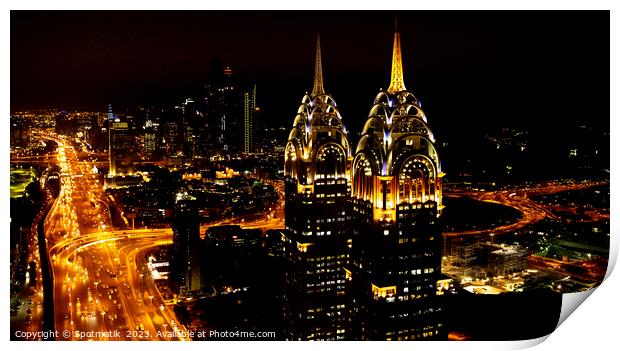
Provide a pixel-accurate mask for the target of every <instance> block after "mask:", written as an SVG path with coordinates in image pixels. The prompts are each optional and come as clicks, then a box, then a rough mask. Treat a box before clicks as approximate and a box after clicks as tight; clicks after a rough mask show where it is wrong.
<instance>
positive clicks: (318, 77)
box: [312, 34, 325, 96]
mask: <svg viewBox="0 0 620 351" xmlns="http://www.w3.org/2000/svg"><path fill="white" fill-rule="evenodd" d="M321 94H325V89H323V66H322V64H321V36H320V34H317V36H316V58H315V60H314V86H313V88H312V95H313V96H316V95H321Z"/></svg>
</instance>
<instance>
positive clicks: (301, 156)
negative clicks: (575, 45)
mask: <svg viewBox="0 0 620 351" xmlns="http://www.w3.org/2000/svg"><path fill="white" fill-rule="evenodd" d="M13 13H14V14H15V15H13V14H12V21H11V28H12V38H11V39H12V43H15V46H13V44H12V50H11V55H13V51H15V48H16V47H17V48H26V50H25V51H24V52H29V53H30V54H32V53H35V52H36V51H37V50H40V49H44V50H45V49H48V50H47V51H48V52H49V53H50V55H49V60H48V58H47V57H45V58H43V59H40V60H39V61H38V62H40V63H41V67H39V68H38V69H39V70H45V69H44V66H48V65H49V64H50V63H51V65H52V66H54V63H53V62H54V61H55V60H56V63H55V64H56V68H57V72H55V73H50V74H49V75H44V76H42V77H40V79H41V80H40V81H47V82H50V81H56V80H55V79H57V78H58V77H56V78H54V77H55V76H57V75H60V76H62V75H63V74H66V76H65V77H66V78H67V79H66V81H63V83H62V84H68V85H72V84H73V85H77V86H80V87H81V89H80V90H81V91H84V94H79V93H76V92H75V91H72V90H71V89H67V90H64V89H62V87H56V88H57V90H59V91H63V92H62V94H67V95H72V96H74V97H75V101H78V100H81V99H82V98H81V97H80V96H82V97H84V96H88V95H90V96H97V99H98V100H104V99H107V100H112V101H107V103H106V104H105V108H103V109H97V108H95V109H93V110H88V109H86V110H84V109H83V107H80V103H79V102H75V103H73V105H72V107H71V108H67V109H37V107H36V105H37V103H39V102H41V101H38V102H36V103H32V104H30V105H29V106H30V107H29V108H23V109H21V108H20V109H18V110H15V111H13V112H11V115H10V126H11V127H10V136H11V138H10V143H11V150H10V157H11V163H10V166H11V167H10V171H11V172H10V174H11V178H10V181H11V182H10V185H11V188H10V190H11V199H10V200H11V228H10V238H11V248H10V249H11V251H10V252H11V340H21V339H23V338H24V335H33V338H35V339H39V340H64V339H69V340H84V339H94V340H179V341H185V340H230V339H235V338H236V339H241V340H251V339H254V338H264V339H268V340H394V341H396V340H399V341H400V340H420V339H432V340H514V339H529V338H537V337H540V336H543V335H546V334H548V333H550V332H551V331H552V330H553V329H554V328H555V327H556V325H557V323H558V320H559V318H560V308H561V306H562V297H563V294H564V293H568V292H582V291H588V290H590V289H593V288H595V287H596V286H598V285H599V284H600V283H601V282H602V280H603V277H604V276H605V273H606V271H605V270H606V268H607V263H608V259H609V243H610V231H611V230H610V185H609V184H610V162H609V161H610V160H609V155H610V150H609V143H610V140H609V139H610V131H609V126H608V125H607V124H606V123H605V118H603V117H604V116H605V117H606V116H607V115H606V114H605V110H606V108H607V105H608V100H606V99H607V95H605V92H606V90H607V89H608V88H609V87H608V85H607V84H606V82H608V79H609V77H608V74H607V72H608V67H606V65H605V64H604V61H605V60H606V59H607V56H606V53H605V51H606V45H607V44H606V43H605V42H604V41H605V35H604V33H605V23H602V24H600V25H598V26H591V27H590V28H589V29H588V30H589V31H590V32H587V31H585V30H583V28H573V29H571V30H568V29H565V28H564V27H563V25H561V24H568V23H569V20H571V19H574V18H575V17H574V16H575V14H574V13H567V12H511V13H510V15H507V12H485V13H483V12H471V13H464V12H443V13H442V12H408V11H401V12H396V16H395V13H392V12H381V13H380V15H378V17H377V16H376V15H375V16H374V17H373V15H374V14H373V13H371V12H356V11H354V12H304V13H302V12H261V13H259V12H218V13H213V12H196V13H188V12H180V13H172V12H167V13H163V12H149V13H146V12H109V11H103V12H89V13H85V12H73V13H68V12H56V13H43V12H40V13H37V12H30V13H28V14H25V12H23V11H22V12H13ZM345 13H347V14H350V16H348V17H342V15H343V14H345ZM167 14H169V16H166V15H167ZM465 14H471V16H469V17H467V18H466V16H465ZM317 15H323V16H324V19H325V23H326V25H325V26H323V27H322V28H321V30H320V31H312V33H311V34H312V38H311V39H310V40H307V38H304V36H307V35H308V33H310V32H311V31H310V29H308V28H306V27H309V26H305V25H304V22H303V21H304V20H309V19H310V17H305V16H317ZM546 15H552V16H553V18H552V20H548V21H547V22H545V23H544V24H543V21H542V18H543V17H544V16H546ZM510 16H514V17H510ZM519 16H523V17H527V18H528V20H529V22H528V23H529V24H531V25H530V26H528V28H527V29H526V30H525V29H524V28H522V27H521V28H517V27H515V26H514V25H515V24H516V23H521V22H520V21H517V19H519V20H523V18H521V17H519ZM579 16H584V18H589V19H590V20H592V21H594V20H595V19H599V20H600V19H601V18H602V17H604V12H591V13H579ZM388 17H389V18H388ZM395 17H397V20H395ZM339 18H342V19H341V20H338V19H339ZM51 19H55V20H56V21H60V22H61V23H62V24H61V25H59V26H58V27H56V28H54V29H50V30H49V34H48V35H45V36H41V37H39V39H38V40H39V41H38V42H34V41H31V40H30V39H32V36H33V35H34V34H36V35H35V36H37V35H39V34H41V33H42V32H41V28H43V27H45V23H49V22H50V20H51ZM166 19H167V20H169V22H167V23H168V24H169V25H170V26H172V27H175V26H174V25H175V24H177V25H178V27H179V29H178V30H179V31H176V30H175V31H170V32H166V28H165V26H160V27H158V28H157V29H154V28H153V27H151V24H152V23H160V22H161V21H164V20H166ZM373 19H376V20H377V22H376V23H377V26H370V27H368V28H365V29H363V30H358V31H357V32H356V33H355V35H354V36H352V35H353V34H352V33H351V31H355V30H356V29H358V28H360V27H357V23H358V22H357V21H360V20H361V21H365V22H368V21H372V20H373ZM388 19H389V21H388ZM473 19H477V20H478V19H479V20H480V21H473V22H472V20H473ZM547 19H549V18H547ZM114 20H116V22H118V23H128V25H127V26H126V27H123V28H121V27H120V26H119V27H115V28H114V29H108V28H107V27H97V24H98V23H99V22H100V21H103V22H106V21H112V22H113V21H114ZM81 21H85V22H88V24H87V25H85V24H84V23H82V24H81V25H80V26H82V25H85V26H86V27H80V26H78V27H80V28H86V29H87V27H89V26H91V30H84V31H83V32H80V33H79V35H75V37H74V38H69V37H63V35H60V37H58V38H56V36H57V35H59V34H62V33H65V34H66V33H68V31H69V28H71V24H74V25H75V24H80V22H81ZM123 21H124V22H123ZM153 21H154V22H153ZM261 21H263V22H265V21H267V23H268V25H266V26H263V27H261V28H259V27H258V23H260V22H261ZM382 22H386V23H382ZM387 22H391V23H387ZM601 22H604V21H601ZM15 23H19V24H15ZM35 23H36V25H34V26H31V27H28V25H29V24H30V25H33V24H35ZM206 23H208V25H207V24H206ZM336 23H337V24H338V25H339V26H341V27H342V26H344V28H345V29H341V30H338V29H334V28H330V26H332V25H335V24H336ZM580 23H581V24H582V25H583V24H584V23H586V22H585V21H582V22H580ZM287 24H288V25H290V28H291V30H289V31H287V30H286V29H285V28H288V27H286V25H287ZM379 24H382V25H385V26H386V28H385V29H387V28H389V29H390V33H391V35H389V36H386V35H384V34H385V33H384V31H385V29H384V28H382V27H381V26H379ZM20 26H21V27H20ZM211 26H215V27H213V28H212V27H211ZM296 26H299V27H301V29H300V28H297V29H295V28H296ZM15 28H20V29H19V30H18V31H17V32H18V33H19V35H17V34H15V35H14V36H13V33H15V32H14V31H13V29H15ZM73 28H74V29H75V26H74V27H73ZM95 28H97V29H95ZM175 28H176V27H175ZM214 28H219V29H220V30H222V34H221V35H219V36H218V37H217V38H218V39H217V40H215V41H212V42H210V43H211V44H213V45H215V46H216V47H217V50H216V52H217V53H218V55H220V54H221V55H222V56H223V57H225V60H221V61H218V60H217V59H216V58H215V57H213V58H212V60H211V62H212V63H213V64H212V65H210V66H209V67H210V68H209V71H208V73H206V75H205V76H203V77H200V74H194V73H195V72H198V71H200V70H201V69H204V68H205V67H204V66H203V65H201V63H202V62H203V61H204V60H206V57H207V56H208V54H207V52H208V50H206V51H202V49H199V50H198V49H197V50H196V51H194V52H193V53H194V55H193V56H192V57H193V60H195V62H194V63H195V64H196V66H194V65H192V64H190V63H189V61H188V62H186V63H187V64H186V65H183V64H182V61H184V60H186V59H188V57H189V56H184V55H188V54H187V53H184V51H183V50H185V49H186V48H187V47H188V46H189V47H192V45H187V44H189V43H194V42H196V40H195V39H196V38H199V37H204V35H205V34H207V33H210V34H213V33H219V32H217V31H216V30H215V29H214ZM253 28H256V31H252V29H253ZM457 28H458V29H460V30H457ZM543 29H544V30H543ZM188 30H189V32H191V33H189V32H188V33H189V34H187V36H186V37H182V36H179V33H182V32H183V31H188ZM162 32H166V34H162ZM249 33H251V34H253V35H254V36H255V37H256V38H259V40H254V39H248V38H250V37H252V35H250V34H249ZM269 33H271V34H273V35H276V36H277V38H274V37H273V36H272V37H269V38H265V37H264V35H266V34H269ZM593 33H596V34H598V35H599V37H597V38H598V39H597V40H591V41H590V42H588V43H587V44H585V45H584V47H582V48H581V49H584V48H585V47H587V46H591V47H592V48H593V49H592V50H591V51H590V52H582V51H580V50H577V51H574V50H570V47H569V45H568V44H569V43H570V42H571V40H572V41H574V40H575V38H578V37H579V36H588V35H590V34H593ZM365 34H368V35H367V36H366V37H364V41H365V42H366V44H368V43H370V42H372V43H373V44H372V45H370V44H368V45H366V47H365V49H366V50H367V51H366V52H365V53H364V54H360V53H357V52H356V51H355V50H357V49H356V48H358V45H359V44H360V42H359V41H358V40H357V39H355V38H359V37H363V36H364V35H365ZM326 36H327V37H328V38H331V39H328V40H327V45H324V44H325V37H326ZM45 37H48V38H49V37H54V38H56V39H54V40H52V41H49V42H45V40H46V39H45ZM156 37H157V38H159V39H160V41H159V42H157V43H156V42H155V41H154V40H155V38H156ZM338 37H341V38H342V37H347V38H352V40H350V41H348V42H346V44H342V45H339V44H338V42H337V41H336V40H335V38H338ZM354 37H355V38H354ZM29 38H30V39H29ZM119 38H122V40H121V42H120V43H117V44H118V45H114V44H113V43H112V41H114V40H117V39H119ZM179 38H183V39H179ZM446 38H450V40H447V41H446V40H442V39H446ZM535 38H536V39H535ZM511 39H512V40H513V41H510V40H511ZM550 39H553V40H551V41H550ZM55 40H59V41H55ZM169 40H170V41H169ZM306 41H307V42H306ZM44 42H45V43H44ZM171 42H174V43H175V44H174V45H172V44H170V43H171ZM206 42H208V41H205V43H206ZM516 42H518V43H519V45H515V43H516ZM58 43H61V44H60V46H57V44H58ZM216 43H219V44H217V45H216ZM379 43H383V44H381V45H379ZM491 43H493V45H488V46H487V45H485V44H491ZM288 44H290V45H288ZM46 45H47V46H46ZM171 45H172V46H171ZM175 45H177V46H175ZM218 45H219V46H218ZM263 45H264V46H265V47H263V48H262V50H261V51H260V53H261V54H262V55H261V54H258V55H256V54H255V55H251V56H248V57H251V58H247V57H246V56H245V55H247V52H252V50H253V49H255V48H256V47H260V46H263ZM269 45H271V46H270V47H269ZM35 47H36V48H35ZM175 47H176V49H175ZM302 47H304V48H303V49H302ZM63 48H64V49H63ZM112 48H113V50H112V51H110V50H111V49H112ZM179 48H183V49H179ZM266 48H271V49H272V50H266ZM87 49H88V50H87ZM528 49H529V50H528ZM533 49H536V50H533ZM55 50H60V51H59V52H62V54H60V55H58V52H57V53H54V51H55ZM153 50H155V51H159V52H161V53H162V55H160V56H159V57H158V58H156V59H153V61H152V62H150V63H149V64H145V65H143V66H144V67H142V68H141V69H139V70H132V69H129V68H128V67H130V66H132V64H133V65H139V64H138V63H139V62H140V61H141V60H143V59H145V58H148V57H153V55H152V54H153V53H154V51H153ZM297 50H299V52H303V55H301V54H299V53H298V52H297ZM17 51H18V52H19V53H18V54H16V56H20V55H24V52H23V51H22V50H19V49H18V50H17ZM190 51H191V50H190ZM381 51H383V52H384V53H379V52H381ZM569 52H571V53H572V56H567V55H566V54H567V53H569ZM102 53H104V55H103V56H101V57H100V56H99V55H100V54H102ZM343 53H344V54H343ZM123 54H125V56H126V57H125V58H126V60H125V58H123V59H119V57H120V56H123ZM347 54H350V55H347ZM386 54H387V55H386ZM106 55H108V56H106ZM118 55H120V56H118ZM227 55H230V56H228V57H226V56H227ZM286 55H288V56H286ZM306 56H307V57H306ZM382 56H387V58H385V57H383V58H382V59H381V60H382V61H384V62H382V64H381V65H380V66H381V71H382V72H383V73H380V72H379V70H378V69H377V68H376V67H375V62H376V61H377V57H379V58H381V57H382ZM20 57H21V56H20ZM35 57H36V55H35V56H33V57H30V58H29V59H30V61H28V60H25V61H24V62H22V61H21V60H18V61H17V62H16V61H15V57H13V56H12V62H16V64H15V66H12V67H11V69H12V71H13V69H15V71H16V72H17V73H16V74H12V80H11V90H12V92H13V91H16V94H12V97H15V96H17V97H15V99H16V100H19V99H20V98H21V97H20V96H22V94H23V90H24V87H23V85H24V84H26V82H27V81H29V79H31V78H32V77H30V78H27V77H26V78H25V79H24V80H23V81H20V78H19V77H25V76H24V75H23V70H24V68H25V67H29V65H31V64H32V63H34V62H37V60H36V58H35ZM289 57H290V59H289ZM409 57H413V59H410V58H409ZM358 58H359V59H358ZM235 60H239V61H235ZM60 61H62V62H60ZM106 62H107V63H106ZM130 62H132V64H129V63H130ZM171 62H176V65H180V66H183V69H184V70H186V71H185V73H179V71H176V72H174V71H173V70H170V71H169V72H167V73H166V74H162V75H159V76H158V77H159V78H160V79H159V83H153V82H152V81H149V80H148V79H145V78H144V77H146V76H149V77H152V76H154V72H155V71H157V70H161V69H162V67H166V65H168V67H172V66H175V65H172V66H170V64H171ZM244 62H245V63H246V64H245V65H244ZM577 62H581V65H582V66H581V69H579V68H576V67H575V64H576V63H577ZM72 63H73V64H76V63H77V65H78V66H80V67H74V68H75V69H73V68H71V64H72ZM235 63H236V64H235ZM597 65H598V66H597ZM585 67H589V68H585ZM593 67H597V68H596V69H594V68H593ZM127 69H129V71H132V72H133V73H131V74H129V71H127ZM80 70H84V72H89V73H90V75H89V74H86V75H84V74H81V76H82V77H80V78H79V79H78V77H77V76H76V74H77V72H79V71H80ZM274 70H276V71H277V72H278V73H274V72H276V71H274ZM36 72H37V71H36V70H34V71H32V72H30V73H29V74H30V75H36ZM39 72H40V71H39ZM304 72H309V73H310V75H308V74H306V73H304ZM356 72H357V73H356ZM108 73H109V74H108ZM359 73H361V74H359ZM569 73H570V74H569ZM571 74H572V75H571ZM262 75H264V77H262V78H261V76H262ZM385 75H387V77H388V78H387V79H384V78H381V77H383V76H385ZM103 76H105V78H103ZM121 76H122V77H124V78H123V79H121V78H120V77H121ZM347 77H349V78H351V77H355V78H351V79H348V78H347ZM37 79H39V78H37ZM106 79H108V82H115V83H121V84H122V82H126V84H125V88H124V89H129V90H131V91H141V92H142V93H147V95H148V94H151V93H148V92H149V91H150V92H154V91H157V90H159V91H160V93H161V95H159V96H158V95H157V94H154V95H150V97H149V99H154V100H153V101H154V102H155V105H153V104H152V103H146V104H145V102H144V101H139V100H140V99H141V98H140V97H139V96H138V95H139V94H133V93H132V92H130V91H129V90H124V89H119V90H118V91H117V92H116V93H115V94H116V95H117V96H119V97H123V98H114V97H113V95H114V94H112V95H110V93H109V91H110V90H109V89H110V87H107V86H106V83H105V81H106ZM124 79H126V80H124ZM183 81H185V83H183ZM190 81H191V82H194V83H196V84H198V86H197V87H196V88H195V89H194V90H193V91H192V88H191V87H189V85H191V84H194V83H188V82H190ZM302 81H303V83H302ZM80 82H81V83H80ZM86 82H88V83H86ZM149 82H150V84H149ZM14 83H15V84H14ZM186 83H187V85H186ZM88 84H94V85H93V86H98V88H97V89H93V88H88V86H89V85H88ZM143 84H145V85H143ZM375 84H376V87H373V88H372V89H371V87H372V86H373V85H375ZM588 84H590V85H588ZM148 85H150V88H147V86H148ZM165 85H168V86H171V87H172V88H170V89H167V90H163V89H162V88H161V87H162V86H165ZM584 86H587V87H591V89H582V90H583V91H584V93H583V94H582V95H581V96H579V100H578V101H575V98H574V94H573V95H570V94H569V93H570V92H573V93H574V91H575V89H576V88H577V87H584ZM132 87H133V88H132ZM188 87H189V88H188ZM45 89H46V88H43V89H42V90H41V91H44V90H45ZM176 89H179V90H176ZM185 89H187V90H185ZM427 89H428V90H427ZM175 90H176V92H175ZM180 90H184V92H183V94H181V95H175V94H177V93H178V91H180ZM371 90H372V91H373V93H369V92H370V91H371ZM41 91H38V90H36V89H34V90H33V95H32V96H31V98H32V97H34V96H35V95H36V94H40V93H41ZM425 91H426V92H425ZM367 93H368V94H367ZM293 95H294V96H293ZM341 95H342V97H343V98H344V101H345V102H344V103H341ZM58 96H59V95H57V96H56V97H53V96H52V97H50V98H51V100H55V99H56V98H57V97H58ZM373 96H374V99H373ZM300 97H301V98H300ZM123 99H125V102H123V101H122V100H123ZM580 99H589V100H592V101H588V104H587V106H588V108H589V111H588V112H589V113H591V114H589V115H587V116H586V115H585V114H583V113H574V110H575V106H578V105H579V104H580V103H581V101H580ZM51 100H50V101H51ZM82 101H86V100H82ZM336 101H338V104H337V103H336ZM13 102H14V101H13V100H12V102H11V103H12V104H13ZM599 102H601V103H599ZM16 104H17V102H16ZM100 104H101V102H97V103H96V105H100ZM581 105H582V106H586V105H585V104H581ZM285 109H288V110H286V111H285ZM359 111H362V112H359ZM597 114H598V115H597ZM366 116H368V117H366ZM599 116H600V117H599ZM283 120H286V121H283ZM280 122H282V123H280ZM60 329H64V331H66V332H68V334H65V333H63V334H62V335H59V334H58V333H55V334H54V333H52V334H44V333H42V331H43V330H60ZM24 331H28V332H31V333H32V334H24ZM112 332H114V333H112ZM231 333H232V334H231Z"/></svg>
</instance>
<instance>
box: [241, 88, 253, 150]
mask: <svg viewBox="0 0 620 351" xmlns="http://www.w3.org/2000/svg"><path fill="white" fill-rule="evenodd" d="M255 117H256V84H255V85H254V88H253V89H252V91H248V92H245V93H243V151H245V152H248V153H249V152H254V149H255V147H256V143H255V137H256V123H255V122H256V121H255Z"/></svg>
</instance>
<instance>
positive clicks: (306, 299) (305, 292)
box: [284, 39, 352, 340]
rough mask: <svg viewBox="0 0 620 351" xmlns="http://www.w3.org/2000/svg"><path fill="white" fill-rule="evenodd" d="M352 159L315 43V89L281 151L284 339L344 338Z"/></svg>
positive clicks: (346, 318)
mask: <svg viewBox="0 0 620 351" xmlns="http://www.w3.org/2000/svg"><path fill="white" fill-rule="evenodd" d="M350 161H351V151H350V147H349V140H348V138H347V132H346V130H345V128H344V125H343V124H342V119H341V117H340V113H339V112H338V110H337V108H336V102H335V101H334V99H333V98H332V96H331V95H329V94H327V93H326V92H325V90H324V89H323V74H322V66H321V49H320V43H319V41H318V39H317V49H316V62H315V75H314V88H313V89H312V93H311V94H306V95H305V96H304V97H303V99H302V102H301V106H299V109H298V110H297V115H296V116H295V120H294V122H293V129H292V130H291V132H290V135H289V139H288V142H287V145H286V149H285V165H284V174H285V177H286V180H285V201H286V218H285V225H286V231H285V244H284V247H285V283H284V284H285V286H284V321H285V329H286V330H285V338H286V339H289V340H342V339H347V338H349V335H348V333H349V331H350V329H349V316H348V314H347V313H348V305H347V296H346V291H345V290H346V289H345V288H346V276H345V271H344V269H343V266H344V265H345V264H346V263H347V262H348V259H349V244H350V239H351V234H352V230H351V213H350V206H349V204H350V201H349V197H350V177H349V168H350V167H349V165H350Z"/></svg>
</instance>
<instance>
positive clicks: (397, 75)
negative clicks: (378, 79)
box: [387, 21, 407, 94]
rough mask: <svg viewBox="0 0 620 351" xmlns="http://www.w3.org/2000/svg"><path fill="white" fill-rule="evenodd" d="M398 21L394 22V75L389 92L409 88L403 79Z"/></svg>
mask: <svg viewBox="0 0 620 351" xmlns="http://www.w3.org/2000/svg"><path fill="white" fill-rule="evenodd" d="M397 25H398V22H396V21H395V23H394V51H393V52H392V77H391V79H390V87H389V88H388V90H387V91H388V93H392V94H393V93H396V92H399V91H404V90H407V88H405V81H404V79H403V58H402V53H401V50H400V33H399V32H398V27H397Z"/></svg>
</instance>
